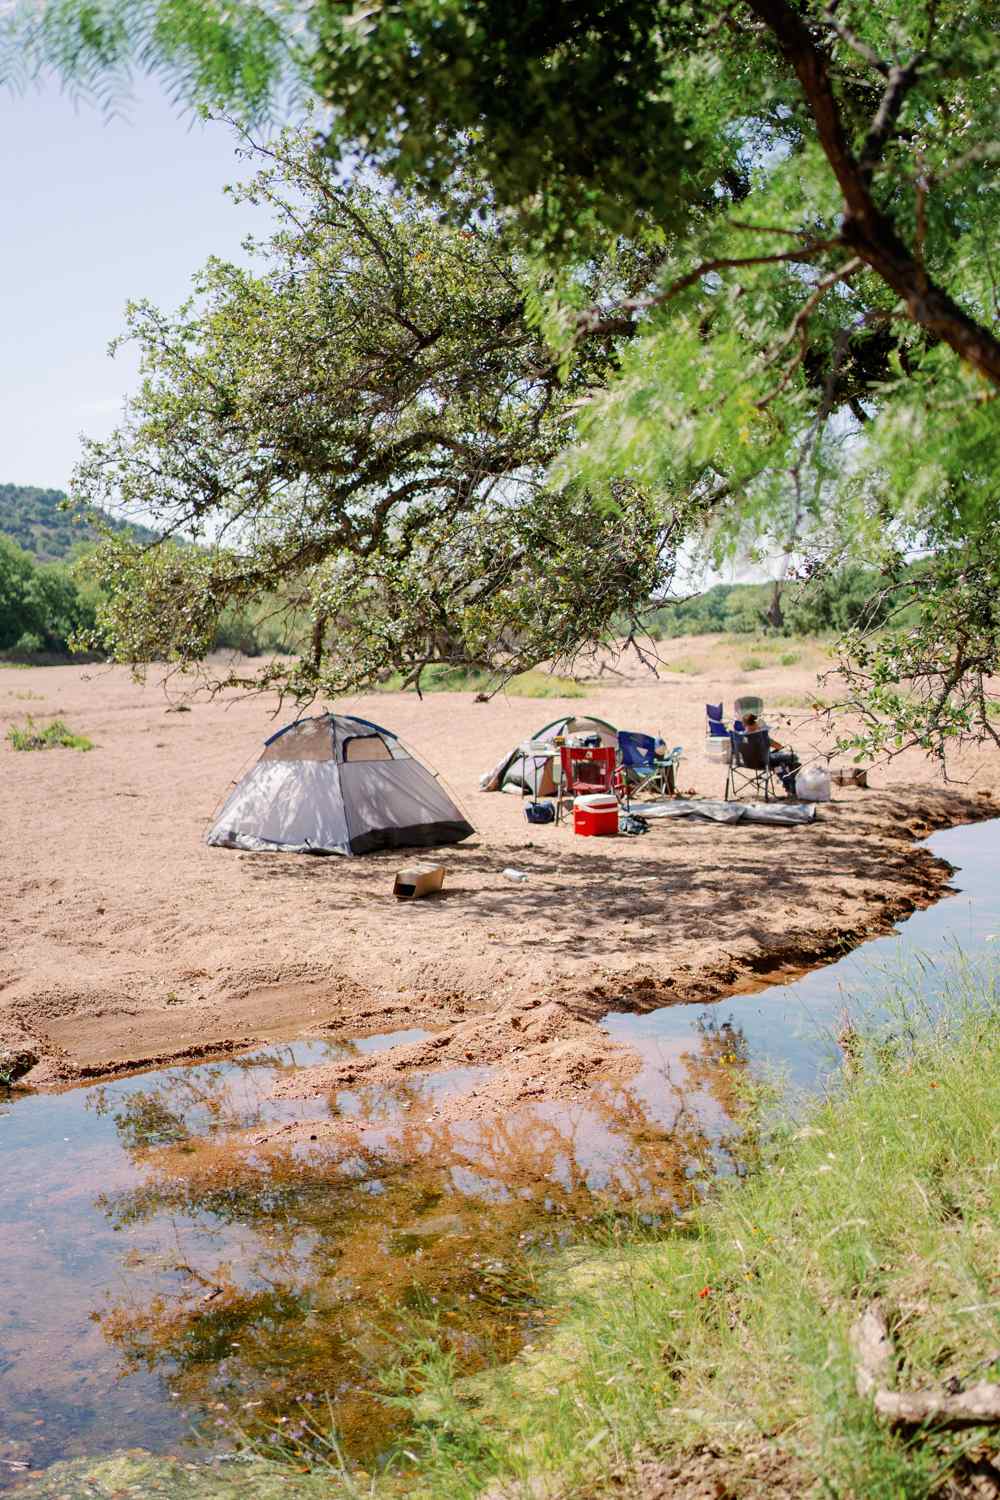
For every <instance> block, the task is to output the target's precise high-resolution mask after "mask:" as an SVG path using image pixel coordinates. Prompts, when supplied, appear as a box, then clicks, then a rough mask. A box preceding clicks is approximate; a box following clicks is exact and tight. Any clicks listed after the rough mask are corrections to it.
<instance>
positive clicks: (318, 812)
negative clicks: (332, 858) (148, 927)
mask: <svg viewBox="0 0 1000 1500" xmlns="http://www.w3.org/2000/svg"><path fill="white" fill-rule="evenodd" d="M473 832H475V830H474V829H473V827H472V825H471V823H468V822H466V820H465V818H463V817H462V814H461V812H460V811H459V810H458V808H457V807H456V806H455V804H454V802H453V801H452V799H451V798H450V797H449V795H448V793H447V792H446V791H445V789H444V787H443V786H442V785H441V783H440V782H439V781H438V780H437V778H436V777H435V776H434V775H433V773H432V772H430V771H428V770H427V768H426V766H422V765H421V764H420V762H419V761H418V760H414V758H413V757H412V756H411V755H410V754H409V753H408V752H407V751H406V750H404V749H403V746H402V745H401V744H400V742H399V739H398V738H397V736H396V735H394V734H393V733H392V731H391V730H389V729H382V728H380V726H379V725H378V724H372V723H370V722H369V721H368V720H367V719H358V718H355V717H353V716H351V715H343V714H320V715H319V717H318V718H313V719H296V721H295V722H294V724H288V725H286V727H285V728H284V729H279V730H278V733H277V734H273V735H272V736H271V738H270V739H269V740H267V741H266V743H265V745H264V749H263V751H262V752H261V755H260V758H259V759H258V761H257V763H256V765H254V766H253V768H252V769H251V770H250V771H248V772H247V774H246V775H245V776H244V777H243V779H242V781H240V782H239V783H238V784H237V786H236V788H235V789H234V791H233V792H232V794H231V795H230V796H229V797H228V798H227V799H226V803H225V805H224V806H223V808H222V811H221V812H220V813H219V816H218V817H217V818H216V820H215V823H214V824H213V825H212V827H211V828H210V829H209V831H208V833H207V835H206V842H207V843H209V844H219V845H221V846H222V847H223V848H226V849H281V850H285V851H288V852H290V853H295V854H369V853H371V852H372V850H374V849H402V848H412V847H425V848H427V847H431V846H433V845H435V844H457V843H458V842H459V841H460V840H461V839H465V838H468V836H469V834H470V833H473Z"/></svg>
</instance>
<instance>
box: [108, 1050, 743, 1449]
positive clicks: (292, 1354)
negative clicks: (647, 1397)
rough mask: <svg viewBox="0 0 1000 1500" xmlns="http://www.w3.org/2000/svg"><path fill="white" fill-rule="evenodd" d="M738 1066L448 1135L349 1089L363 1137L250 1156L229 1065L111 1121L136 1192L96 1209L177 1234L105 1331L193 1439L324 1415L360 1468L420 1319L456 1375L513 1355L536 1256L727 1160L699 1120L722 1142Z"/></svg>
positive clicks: (178, 1080) (663, 1197)
mask: <svg viewBox="0 0 1000 1500" xmlns="http://www.w3.org/2000/svg"><path fill="white" fill-rule="evenodd" d="M745 1065H746V1048H745V1043H744V1042H743V1040H742V1038H741V1036H740V1034H739V1033H738V1032H735V1031H733V1030H732V1029H731V1028H730V1029H729V1030H728V1031H720V1030H719V1029H713V1028H711V1027H708V1028H705V1029H703V1030H702V1032H701V1033H700V1035H699V1036H698V1038H697V1043H696V1045H695V1047H693V1048H692V1050H691V1051H690V1052H689V1053H686V1054H684V1056H683V1057H682V1059H681V1074H680V1076H679V1077H678V1078H677V1079H672V1078H670V1077H666V1078H665V1079H664V1081H663V1088H662V1090H661V1092H660V1094H659V1096H658V1098H657V1107H656V1109H655V1111H653V1110H651V1109H650V1107H649V1104H648V1101H647V1099H645V1098H644V1097H643V1094H642V1093H641V1092H640V1090H639V1089H638V1088H636V1087H630V1086H620V1087H607V1086H606V1087H603V1088H599V1089H596V1090H595V1091H594V1094H593V1096H592V1098H590V1099H588V1102H587V1105H586V1107H580V1108H576V1109H573V1110H568V1109H555V1108H553V1107H551V1106H549V1107H547V1108H544V1107H543V1108H537V1109H533V1110H524V1111H518V1112H513V1113H508V1114H498V1115H494V1116H491V1117H490V1118H489V1119H486V1120H482V1121H479V1120H477V1121H475V1122H464V1123H460V1124H448V1123H446V1122H444V1121H442V1120H440V1119H437V1118H435V1117H434V1115H433V1114H432V1113H431V1111H430V1109H429V1108H428V1105H429V1102H430V1097H431V1096H430V1095H429V1094H428V1092H427V1088H426V1084H425V1083H424V1082H422V1081H421V1080H420V1079H419V1078H409V1079H400V1080H399V1081H398V1082H397V1081H394V1082H393V1083H392V1084H391V1085H389V1086H386V1085H379V1086H378V1088H377V1089H375V1090H368V1089H365V1090H357V1091H356V1095H357V1097H356V1099H355V1101H353V1103H354V1105H356V1108H357V1111H358V1118H357V1119H356V1120H354V1119H352V1120H345V1121H343V1122H342V1123H341V1125H340V1126H339V1128H338V1130H337V1132H336V1134H335V1135H334V1136H333V1137H332V1138H330V1137H328V1136H324V1139H323V1141H322V1143H317V1144H315V1145H310V1146H305V1147H303V1146H298V1147H281V1146H270V1147H266V1148H262V1147H259V1146H256V1145H255V1144H254V1143H253V1141H252V1139H250V1138H249V1137H248V1135H247V1133H246V1126H247V1112H246V1108H245V1101H244V1100H240V1101H238V1102H234V1100H233V1098H232V1080H233V1076H234V1075H233V1074H232V1073H231V1072H230V1071H229V1068H228V1065H226V1066H221V1067H219V1068H215V1069H199V1070H197V1071H198V1074H199V1076H198V1077H197V1078H196V1079H192V1078H190V1077H188V1076H186V1075H184V1074H178V1075H174V1076H171V1077H170V1078H169V1079H168V1080H166V1081H163V1082H159V1083H157V1085H155V1087H153V1088H151V1089H149V1090H147V1091H144V1090H142V1089H138V1090H135V1091H131V1092H130V1093H129V1095H128V1097H127V1099H125V1100H121V1099H120V1100H118V1101H116V1105H117V1108H116V1113H115V1116H114V1117H115V1121H116V1125H117V1126H118V1129H119V1134H120V1137H121V1140H122V1143H123V1145H124V1146H125V1147H126V1149H128V1150H129V1151H130V1153H131V1154H132V1156H133V1159H134V1161H135V1162H136V1163H137V1164H138V1165H141V1167H142V1168H143V1170H144V1172H145V1180H144V1181H143V1182H142V1183H141V1184H140V1185H139V1186H138V1187H133V1188H130V1189H128V1190H126V1191H123V1192H120V1193H115V1194H108V1195H106V1196H104V1197H103V1198H102V1199H101V1200H100V1203H101V1206H102V1207H103V1209H104V1211H105V1212H106V1213H107V1215H108V1217H109V1218H110V1219H111V1221H112V1222H113V1224H114V1225H115V1227H116V1228H125V1227H127V1226H130V1225H133V1224H136V1223H138V1222H140V1221H147V1220H150V1219H153V1218H154V1217H155V1218H159V1219H165V1218H170V1219H172V1220H173V1227H174V1229H175V1232H176V1240H175V1241H174V1243H175V1244H176V1246H177V1247H178V1248H177V1253H176V1254H175V1255H174V1254H171V1256H170V1257H169V1265H168V1266H167V1267H166V1268H164V1267H163V1264H162V1262H161V1266H160V1273H159V1278H158V1279H159V1283H160V1286H159V1290H158V1291H157V1293H156V1294H155V1295H154V1296H153V1297H151V1298H149V1299H141V1300H140V1298H139V1296H138V1294H136V1295H135V1296H134V1297H128V1296H126V1297H123V1298H121V1299H120V1300H118V1301H117V1302H115V1303H114V1304H113V1305H111V1306H109V1307H108V1308H107V1309H106V1310H105V1311H104V1312H103V1313H102V1314H101V1320H102V1324H103V1328H104V1331H105V1333H106V1335H107V1336H108V1337H109V1338H110V1339H112V1340H113V1341H114V1342H115V1343H116V1344H117V1345H118V1347H119V1348H120V1349H121V1351H122V1353H123V1354H124V1356H125V1357H126V1359H127V1360H128V1361H129V1362H130V1363H133V1364H137V1365H139V1364H141V1365H144V1366H146V1367H148V1368H151V1369H152V1368H159V1369H161V1370H162V1371H163V1373H164V1374H166V1375H167V1376H168V1377H169V1383H170V1386H171V1389H172V1391H174V1392H176V1393H177V1395H178V1396H179V1397H180V1398H182V1399H183V1400H184V1401H185V1403H187V1404H189V1405H190V1406H191V1407H193V1408H195V1409H196V1410H197V1411H199V1412H200V1413H201V1415H202V1417H203V1419H204V1418H207V1419H209V1420H217V1421H224V1422H228V1421H230V1420H231V1419H232V1418H234V1417H235V1418H236V1419H237V1420H238V1421H239V1422H240V1424H241V1425H242V1426H244V1427H246V1428H249V1429H251V1430H253V1429H255V1428H258V1427H260V1426H261V1425H262V1424H267V1423H270V1422H274V1421H277V1420H279V1419H281V1418H286V1419H287V1418H289V1413H294V1412H295V1410H296V1409H297V1403H299V1402H305V1403H306V1404H307V1405H308V1404H310V1403H311V1401H312V1400H314V1399H315V1398H318V1397H319V1396H320V1394H321V1393H322V1394H324V1395H325V1394H329V1396H330V1398H331V1399H332V1401H333V1402H334V1406H335V1410H336V1415H337V1420H338V1424H339V1427H340V1430H341V1433H342V1436H343V1438H344V1440H345V1442H346V1444H347V1447H348V1449H349V1451H352V1452H354V1453H356V1454H359V1455H365V1454H369V1455H370V1454H371V1452H373V1451H375V1450H377V1449H379V1448H381V1447H383V1446H384V1445H385V1443H386V1442H387V1441H388V1440H389V1439H390V1437H391V1434H392V1430H393V1428H394V1427H395V1425H396V1423H397V1421H398V1419H397V1417H396V1415H395V1413H394V1412H393V1411H392V1410H391V1409H389V1408H387V1407H385V1406H384V1405H383V1404H382V1403H381V1402H380V1400H379V1398H378V1392H379V1371H380V1370H381V1369H382V1368H384V1367H385V1366H386V1365H387V1364H389V1363H391V1362H392V1360H393V1358H394V1354H395V1350H396V1341H397V1340H398V1338H399V1337H400V1336H401V1335H402V1334H403V1332H404V1331H405V1328H406V1326H407V1324H408V1320H409V1319H411V1318H412V1317H413V1316H415V1315H419V1316H425V1315H427V1314H431V1315H432V1316H433V1317H434V1319H435V1321H436V1324H437V1328H438V1331H439V1336H440V1337H441V1338H442V1339H443V1340H444V1341H445V1342H446V1343H447V1344H448V1345H449V1346H450V1347H451V1349H452V1350H453V1351H454V1352H455V1354H456V1356H457V1357H458V1358H459V1360H460V1361H461V1363H462V1365H463V1366H464V1367H465V1368H467V1369H474V1368H476V1367H477V1366H479V1365H481V1364H482V1363H483V1362H484V1361H487V1360H490V1359H494V1358H498V1357H499V1358H507V1357H509V1356H510V1355H511V1354H513V1353H514V1352H515V1351H516V1349H517V1348H518V1347H519V1345H520V1343H521V1342H522V1340H523V1337H524V1333H525V1330H526V1329H527V1328H530V1327H531V1326H532V1323H533V1321H534V1320H535V1316H536V1315H535V1312H534V1311H533V1295H532V1293H533V1277H532V1273H531V1270H530V1262H529V1261H528V1260H527V1258H526V1256H525V1249H526V1246H527V1245H529V1244H532V1245H535V1246H537V1245H538V1244H539V1242H545V1241H546V1240H547V1241H549V1242H551V1243H553V1244H555V1243H560V1242H563V1241H564V1239H565V1237H566V1235H567V1233H580V1232H586V1230H587V1228H588V1227H592V1226H597V1225H601V1226H603V1225H606V1224H607V1222H608V1219H609V1217H610V1216H613V1215H614V1214H617V1213H621V1212H623V1211H626V1212H630V1213H634V1212H639V1213H641V1214H643V1215H644V1216H645V1217H646V1219H647V1222H649V1221H651V1220H655V1219H659V1220H661V1221H662V1220H663V1219H664V1218H666V1219H668V1220H669V1219H670V1217H671V1216H672V1215H673V1214H674V1213H676V1212H677V1211H679V1210H682V1209H684V1208H686V1207H688V1206H689V1205H690V1204H691V1202H692V1201H693V1200H694V1198H695V1196H696V1195H697V1193H698V1191H699V1182H700V1181H701V1180H702V1179H703V1178H704V1176H705V1175H706V1173H708V1172H710V1171H711V1170H712V1169H713V1162H714V1160H715V1157H716V1155H717V1152H718V1150H719V1142H718V1131H717V1130H713V1128H712V1127H711V1125H710V1123H709V1122H708V1121H707V1120H706V1118H705V1116H704V1112H703V1111H701V1112H700V1111H699V1109H698V1108H696V1107H695V1106H694V1104H693V1103H692V1100H693V1098H694V1097H695V1096H696V1095H700V1096H701V1097H702V1098H703V1099H704V1098H710V1099H711V1100H712V1101H713V1102H714V1104H715V1106H716V1114H717V1116H718V1115H720V1114H721V1115H724V1116H725V1117H726V1118H727V1119H729V1120H730V1122H732V1121H733V1120H734V1119H735V1117H736V1115H737V1114H738V1111H739V1101H738V1094H737V1091H736V1090H735V1089H734V1087H733V1079H732V1073H733V1070H734V1069H735V1070H737V1071H738V1070H739V1069H742V1068H745ZM333 1102H334V1103H335V1102H336V1101H335V1100H334V1101H333ZM101 1107H104V1108H107V1107H108V1104H107V1101H105V1103H104V1105H103V1106H101ZM389 1115H392V1116H393V1117H394V1118H392V1120H391V1122H387V1123H381V1124H379V1125H377V1126H375V1127H374V1128H373V1127H371V1126H370V1125H364V1124H362V1121H363V1120H364V1119H365V1118H367V1119H371V1118H376V1119H379V1120H381V1121H383V1122H385V1117H386V1116H389ZM206 1119H207V1120H209V1121H211V1122H212V1123H211V1125H210V1127H209V1129H208V1130H207V1131H203V1132H202V1133H197V1132H196V1129H195V1127H196V1126H200V1125H201V1123H202V1122H203V1121H205V1120H206ZM241 1132H242V1133H241ZM294 1426H295V1417H294V1415H292V1416H291V1418H290V1420H288V1427H289V1428H290V1429H294Z"/></svg>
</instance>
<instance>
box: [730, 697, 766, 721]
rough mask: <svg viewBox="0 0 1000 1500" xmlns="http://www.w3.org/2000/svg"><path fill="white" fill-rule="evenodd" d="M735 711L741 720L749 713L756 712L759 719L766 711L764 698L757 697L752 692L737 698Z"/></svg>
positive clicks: (734, 706)
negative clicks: (744, 696)
mask: <svg viewBox="0 0 1000 1500" xmlns="http://www.w3.org/2000/svg"><path fill="white" fill-rule="evenodd" d="M733 712H734V714H735V716H736V718H737V719H740V720H741V721H742V720H745V719H746V716H747V714H756V715H757V718H758V719H759V718H760V716H761V714H762V713H763V712H764V700H763V698H755V697H754V696H753V695H752V694H751V695H750V696H749V697H746V698H737V700H736V702H735V704H734V705H733Z"/></svg>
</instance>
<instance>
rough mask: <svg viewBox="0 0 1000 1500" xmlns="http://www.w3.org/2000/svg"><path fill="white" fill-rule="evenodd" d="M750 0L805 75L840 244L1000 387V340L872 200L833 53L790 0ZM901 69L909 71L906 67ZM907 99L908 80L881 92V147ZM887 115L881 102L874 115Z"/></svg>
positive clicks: (803, 83) (747, 0)
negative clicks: (837, 203)
mask: <svg viewBox="0 0 1000 1500" xmlns="http://www.w3.org/2000/svg"><path fill="white" fill-rule="evenodd" d="M745 3H746V4H747V6H748V8H749V9H750V11H751V12H752V13H753V14H754V15H755V16H756V17H757V18H758V20H760V21H762V22H763V23H764V25H765V26H766V27H767V29H768V30H769V31H770V32H771V34H772V35H773V37H774V39H775V41H776V43H777V45H778V47H779V49H780V51H781V53H782V55H783V56H784V58H785V61H786V62H787V63H788V65H789V67H790V68H792V69H793V71H794V72H795V75H796V77H797V78H798V80H799V84H800V86H801V88H802V92H803V94H804V96H805V101H806V104H807V105H808V108H809V110H810V113H811V114H812V117H813V121H814V123H815V125H816V131H817V135H818V138H819V144H820V146H821V148H822V150H823V153H824V155H825V156H826V159H827V161H828V162H829V164H830V167H831V169H832V170H833V174H834V176H835V177H836V179H837V182H838V185H839V187H840V190H841V192H842V193H843V197H844V225H843V235H842V242H843V243H844V244H845V245H846V246H847V247H848V248H849V249H851V250H853V251H854V252H855V254H857V255H860V256H861V258H862V260H864V261H865V263H866V264H867V265H868V266H870V267H871V269H872V270H873V271H874V272H875V273H876V275H878V276H880V277H881V278H882V280H883V281H884V282H885V283H886V285H887V286H890V287H891V288H892V290H893V291H894V292H895V293H896V294H897V295H898V296H899V297H901V298H902V299H903V302H904V303H905V305H906V308H907V311H908V313H909V316H910V318H911V319H912V321H913V322H914V323H916V324H918V326H919V327H921V328H925V329H926V330H927V331H928V333H931V334H933V336H934V337H935V338H938V339H941V340H942V341H943V342H944V343H946V344H948V345H949V347H950V348H952V349H953V350H954V351H955V353H956V354H958V355H959V356H960V357H961V358H962V359H964V360H965V361H966V362H967V363H968V364H970V365H971V366H972V368H973V369H974V370H977V371H978V372H979V373H980V374H981V375H983V376H985V378H986V379H987V380H989V381H990V382H991V383H992V384H993V385H996V386H1000V339H997V337H996V336H995V335H994V334H993V333H991V332H990V330H989V329H987V328H984V327H983V326H982V325H981V324H980V323H977V322H976V320H975V319H974V318H972V317H970V316H969V314H968V313H966V312H965V310H964V309H963V308H961V307H960V306H959V305H958V303H957V302H955V301H954V299H953V298H952V297H950V296H949V295H948V293H947V292H946V291H945V290H944V289H943V288H942V287H939V286H938V285H937V284H936V283H935V282H933V281H931V280H930V278H927V277H925V275H924V272H923V268H922V267H921V266H920V265H919V264H918V263H917V261H916V259H915V258H914V256H913V254H912V253H911V251H909V250H908V249H907V247H906V246H905V245H904V244H903V242H902V240H901V239H900V238H899V236H898V234H897V233H896V229H895V225H894V224H893V222H892V220H891V219H890V218H888V216H887V215H886V214H884V213H883V212H882V210H881V209H880V208H879V207H878V205H877V204H876V202H875V200H874V199H873V197H872V195H871V191H870V187H871V183H870V174H869V172H868V171H867V170H866V168H865V166H864V164H863V162H860V161H859V160H858V159H857V157H856V156H855V154H854V151H853V150H852V148H851V144H850V142H849V140H848V138H847V132H846V129H845V126H844V121H843V117H842V115H841V112H840V107H839V105H838V103H837V100H836V97H835V95H834V92H833V85H832V83H831V80H830V71H829V64H828V59H827V57H826V54H825V53H824V51H823V50H822V49H821V48H820V47H819V46H817V44H816V41H815V39H814V37H813V34H812V32H811V31H810V29H809V27H808V25H807V24H806V22H805V21H804V20H803V18H802V16H801V15H800V14H799V12H798V11H797V10H794V9H793V8H792V6H791V5H790V4H789V3H788V0H745ZM911 66H912V65H911ZM902 73H903V74H904V75H905V74H906V69H904V70H902ZM910 82H912V79H909V80H908V81H907V82H906V88H908V87H909V85H910ZM903 97H905V88H903V87H902V83H900V85H899V86H898V87H894V85H893V84H892V83H890V87H889V89H888V90H887V92H886V95H884V96H883V104H884V105H885V115H886V122H887V126H888V128H887V130H886V132H885V137H884V139H882V140H881V142H880V144H879V150H880V151H881V150H882V149H883V148H884V145H885V141H886V140H887V139H888V136H889V135H890V134H891V130H892V126H893V124H894V123H895V118H896V116H895V115H892V111H893V109H895V110H896V114H897V115H898V110H899V108H900V107H901V105H902V99H903ZM882 113H883V111H882V109H881V108H880V110H879V114H878V115H877V116H876V121H877V120H878V119H879V116H881V115H882ZM890 116H891V118H890ZM872 128H873V129H874V123H873V127H872ZM880 128H881V127H880ZM870 134H871V132H869V135H870Z"/></svg>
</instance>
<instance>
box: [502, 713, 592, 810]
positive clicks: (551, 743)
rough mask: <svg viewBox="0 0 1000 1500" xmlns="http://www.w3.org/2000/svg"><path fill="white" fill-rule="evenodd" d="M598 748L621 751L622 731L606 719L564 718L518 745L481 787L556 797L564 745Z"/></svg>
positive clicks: (519, 793)
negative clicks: (620, 732)
mask: <svg viewBox="0 0 1000 1500" xmlns="http://www.w3.org/2000/svg"><path fill="white" fill-rule="evenodd" d="M595 740H596V744H595V743H594V742H595ZM584 741H589V742H590V743H589V744H585V743H583V742H584ZM598 745H610V746H611V747H612V748H613V749H615V750H617V749H618V731H617V729H616V728H615V726H614V725H613V724H609V723H608V722H607V720H606V719H593V718H579V719H578V718H574V717H573V716H572V715H571V714H567V715H566V716H565V717H564V718H562V719H553V721H552V723H551V724H545V725H543V726H542V728H541V729H539V730H537V731H536V733H535V734H533V735H532V736H531V738H530V740H525V741H523V742H522V743H521V744H520V745H515V746H514V748H513V750H508V752H507V754H506V755H505V756H504V757H503V759H502V760H501V761H500V762H499V763H498V764H497V765H495V766H494V767H493V770H492V771H487V772H486V775H485V776H482V777H480V780H479V785H480V786H481V788H482V789H483V791H484V792H513V793H515V794H516V795H518V796H523V795H524V794H525V793H526V792H527V793H529V794H531V795H533V796H534V797H535V799H536V801H537V799H538V798H539V797H554V796H556V795H557V792H558V784H557V777H558V762H559V758H560V757H559V752H560V750H561V749H562V748H563V747H564V746H569V747H570V748H571V749H596V748H597V746H598Z"/></svg>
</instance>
